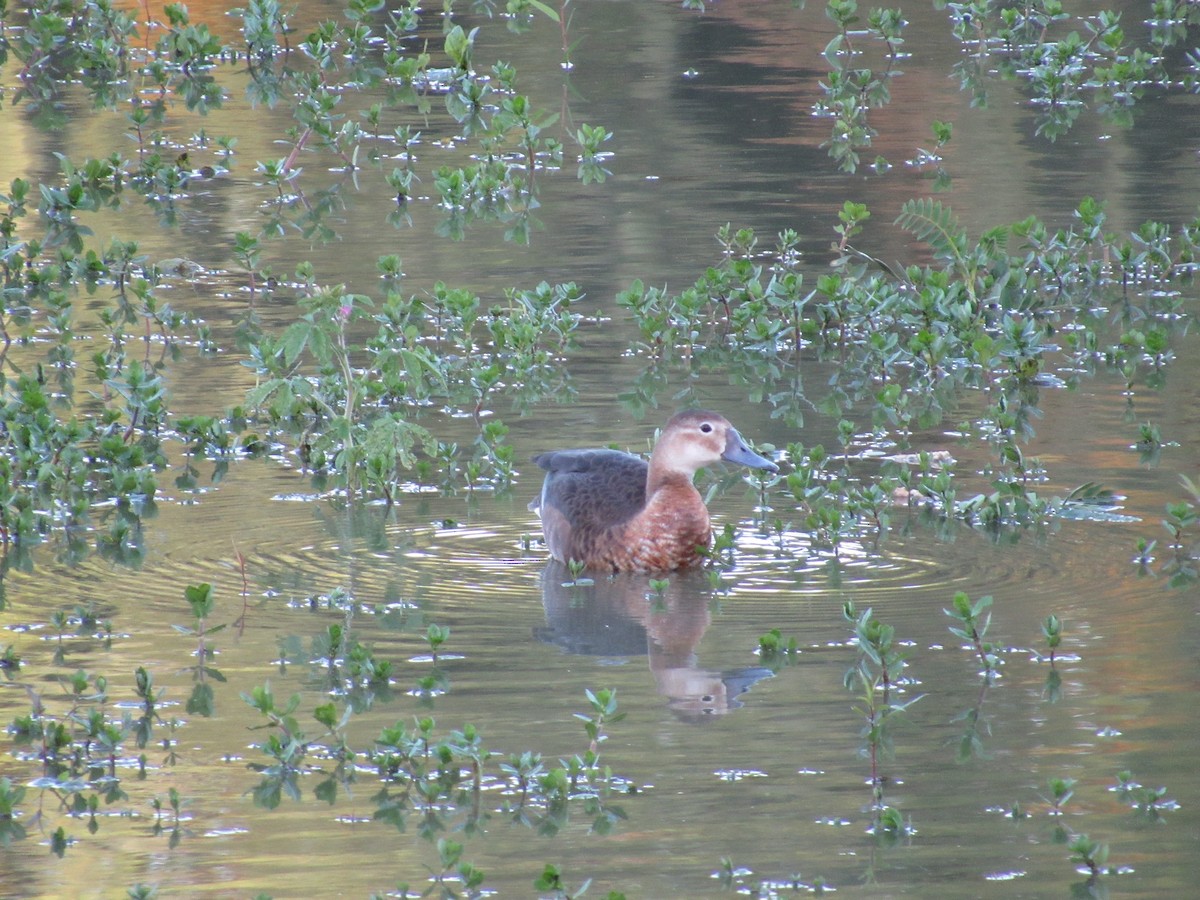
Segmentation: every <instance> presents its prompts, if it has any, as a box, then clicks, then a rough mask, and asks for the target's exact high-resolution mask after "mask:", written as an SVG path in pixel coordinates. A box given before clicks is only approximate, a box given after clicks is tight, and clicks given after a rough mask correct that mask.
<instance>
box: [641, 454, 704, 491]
mask: <svg viewBox="0 0 1200 900" xmlns="http://www.w3.org/2000/svg"><path fill="white" fill-rule="evenodd" d="M667 485H684V486H686V487H691V488H693V490H694V487H693V485H692V476H691V475H689V474H687V473H686V472H680V471H679V470H678V469H668V468H666V467H665V466H662V465H659V464H658V463H657V461H656V460H655V459H654V458H653V457H651V458H650V469H649V470H648V471H647V472H646V499H647V500H649V499H650V498H651V497H653V496H654V493H655V492H656V491H658V490H660V489H661V488H663V487H666V486H667Z"/></svg>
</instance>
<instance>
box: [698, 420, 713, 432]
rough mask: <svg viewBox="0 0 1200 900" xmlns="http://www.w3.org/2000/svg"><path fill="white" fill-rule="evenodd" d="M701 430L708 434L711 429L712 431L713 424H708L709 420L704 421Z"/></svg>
mask: <svg viewBox="0 0 1200 900" xmlns="http://www.w3.org/2000/svg"><path fill="white" fill-rule="evenodd" d="M700 430H701V431H703V432H704V433H705V434H708V433H709V432H710V431H712V426H711V425H710V424H708V423H707V422H704V423H703V424H702V425H701V426H700Z"/></svg>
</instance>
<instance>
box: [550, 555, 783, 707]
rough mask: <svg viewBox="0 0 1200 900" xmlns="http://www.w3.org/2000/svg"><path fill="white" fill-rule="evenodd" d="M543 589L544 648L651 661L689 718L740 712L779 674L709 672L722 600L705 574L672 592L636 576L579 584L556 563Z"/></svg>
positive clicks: (677, 577) (675, 583) (673, 585)
mask: <svg viewBox="0 0 1200 900" xmlns="http://www.w3.org/2000/svg"><path fill="white" fill-rule="evenodd" d="M541 585H542V605H543V606H544V608H545V610H546V626H545V627H544V628H538V629H536V630H535V632H534V634H535V636H536V637H537V639H538V640H539V641H545V642H546V643H548V644H554V645H555V646H557V647H560V648H562V649H563V650H565V651H567V652H568V653H578V654H582V655H585V656H595V657H635V658H639V657H642V656H645V657H646V658H647V662H648V664H649V668H650V674H651V675H652V676H653V678H654V685H655V687H656V688H657V690H658V692H659V693H660V694H661V695H662V696H663V697H664V698H665V699H666V701H667V705H668V706H669V707H670V708H671V709H672V710H674V711H675V712H677V713H679V714H680V715H681V716H683V717H684V718H687V719H702V718H704V717H705V716H712V715H723V714H725V713H727V712H730V711H731V710H735V709H737V708H738V707H740V706H741V705H742V704H743V702H744V700H743V699H742V696H741V695H742V694H744V693H745V692H746V691H748V690H750V688H751V687H753V686H754V684H755V683H756V682H758V681H761V680H762V679H763V678H769V677H770V676H771V675H772V674H773V673H772V672H771V670H770V669H766V668H763V667H762V666H741V667H738V668H734V669H730V670H727V671H724V672H715V671H712V670H711V669H708V668H705V667H704V666H703V665H702V664H701V662H700V660H699V658H698V656H697V648H698V647H699V645H700V641H701V640H702V639H703V638H704V633H705V632H706V631H707V630H708V627H709V625H711V624H712V611H711V608H710V607H711V605H712V604H713V603H714V600H715V598H714V596H713V591H712V589H711V588H710V587H708V582H707V580H706V579H705V578H704V577H703V575H702V574H701V573H698V572H686V573H675V574H673V575H672V576H671V577H670V578H669V579H668V583H667V584H666V585H665V586H663V585H662V584H661V583H659V584H658V585H657V586H651V584H650V579H649V578H648V577H647V576H644V575H632V574H620V575H614V576H611V577H605V576H601V577H600V578H598V579H596V580H595V581H594V582H592V583H590V584H579V583H577V582H576V581H575V580H574V579H572V577H571V573H570V571H569V570H568V569H567V568H566V566H564V565H562V563H559V562H557V561H553V560H552V561H551V562H549V563H547V565H546V568H545V569H544V570H543V571H542V578H541Z"/></svg>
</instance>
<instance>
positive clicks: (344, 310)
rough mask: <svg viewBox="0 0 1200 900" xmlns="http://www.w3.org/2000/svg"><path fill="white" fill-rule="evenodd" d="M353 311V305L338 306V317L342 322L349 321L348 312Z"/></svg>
mask: <svg viewBox="0 0 1200 900" xmlns="http://www.w3.org/2000/svg"><path fill="white" fill-rule="evenodd" d="M353 311H354V307H353V306H350V305H348V304H347V305H346V306H339V307H338V319H340V320H341V321H342V322H349V321H350V313H351V312H353Z"/></svg>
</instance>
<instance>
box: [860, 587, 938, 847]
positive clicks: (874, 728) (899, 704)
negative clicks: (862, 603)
mask: <svg viewBox="0 0 1200 900" xmlns="http://www.w3.org/2000/svg"><path fill="white" fill-rule="evenodd" d="M842 615H843V617H844V618H845V619H846V621H848V622H850V623H851V624H852V625H853V628H854V637H855V644H856V646H857V648H858V659H857V660H856V662H855V664H854V665H853V666H851V667H850V668H849V669H848V670H847V671H846V674H845V677H844V678H843V683H844V684H845V687H846V689H847V690H851V691H854V692H855V693H856V696H857V697H858V702H859V705H858V706H856V707H855V712H857V713H858V714H859V715H860V716H862V718H863V721H864V725H863V729H862V735H863V739H864V744H865V746H864V748H863V751H862V752H863V755H864V756H866V757H867V759H868V760H869V761H870V775H869V777H868V783H869V784H870V785H871V805H870V809H871V824H870V826H869V827H868V829H867V830H868V832H869V833H871V834H873V835H875V837H876V839H877V840H880V841H883V842H888V843H890V842H894V841H896V840H898V839H900V838H904V837H908V836H910V835H912V834H914V833H915V829H914V828H913V827H912V822H911V820H908V819H905V818H904V816H903V814H902V813H901V812H900V811H899V810H898V809H896V808H895V807H893V806H890V805H888V803H887V802H886V799H885V797H884V786H885V783H886V779H885V778H884V776H883V773H882V770H881V763H882V762H883V760H884V759H885V758H890V757H891V756H892V754H893V752H894V751H893V745H892V737H891V724H892V719H893V717H895V716H896V715H898V714H899V713H902V712H904V711H905V710H907V709H908V708H909V707H910V706H912V705H913V704H914V703H916V702H917V701H918V700H920V699H921V698H922V697H923V696H924V695H917V696H915V697H911V698H908V699H906V700H901V699H900V698H899V694H900V691H901V688H900V687H899V677H900V672H901V671H902V670H903V668H904V666H905V665H906V663H905V653H904V652H903V651H902V650H900V648H898V647H896V646H895V645H894V637H895V629H893V628H892V627H891V626H890V625H886V624H884V623H882V622H880V621H879V620H878V619H877V618H875V616H874V615H873V614H872V611H871V610H870V609H867V610H864V611H863V612H862V613H859V612H858V611H857V610H856V609H855V608H854V604H853V603H852V602H850V601H847V602H846V603H845V604H844V605H843V607H842ZM893 694H896V695H897V696H895V697H894V696H893Z"/></svg>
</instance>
